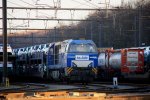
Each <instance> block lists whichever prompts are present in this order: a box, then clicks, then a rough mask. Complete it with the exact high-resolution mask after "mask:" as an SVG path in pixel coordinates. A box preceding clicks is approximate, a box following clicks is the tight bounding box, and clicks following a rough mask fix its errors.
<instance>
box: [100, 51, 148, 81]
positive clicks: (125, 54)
mask: <svg viewBox="0 0 150 100" xmlns="http://www.w3.org/2000/svg"><path fill="white" fill-rule="evenodd" d="M98 59H99V60H98V63H99V64H98V65H99V68H98V69H99V71H98V72H99V75H98V76H99V78H104V79H110V78H112V77H114V76H115V77H119V78H140V77H141V78H144V77H145V78H148V77H147V76H145V73H146V72H145V69H146V68H145V66H144V50H143V49H120V50H106V51H105V52H100V54H99V58H98Z"/></svg>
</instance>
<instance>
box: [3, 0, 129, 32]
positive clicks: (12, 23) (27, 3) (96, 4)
mask: <svg viewBox="0 0 150 100" xmlns="http://www.w3.org/2000/svg"><path fill="white" fill-rule="evenodd" d="M57 1H59V0H7V6H8V7H54V6H56V4H57V3H56V2H57ZM60 1H61V6H60V7H61V8H91V9H92V8H93V9H94V8H99V9H102V8H106V3H107V4H109V7H110V8H113V7H115V6H120V5H121V1H122V0H60ZM123 1H125V2H127V0H123ZM0 6H1V7H2V0H1V1H0ZM91 13H93V11H62V10H61V11H57V18H58V19H59V18H60V19H71V18H72V19H85V18H87V17H88V15H89V14H91ZM0 17H2V10H0ZM7 17H8V18H12V17H13V18H55V11H53V10H45V11H44V10H26V9H25V10H15V9H13V10H10V9H9V10H7ZM71 23H77V22H68V21H61V22H60V21H59V22H58V21H43V20H42V21H35V20H34V21H33V20H32V21H28V20H27V21H25V20H24V21H23V20H20V21H16V20H7V27H8V28H43V29H47V28H54V27H59V26H60V25H62V24H65V25H69V24H71ZM1 27H2V20H0V28H1ZM16 31H17V30H8V33H10V32H16ZM0 33H2V32H1V30H0Z"/></svg>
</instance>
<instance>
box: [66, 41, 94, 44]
mask: <svg viewBox="0 0 150 100" xmlns="http://www.w3.org/2000/svg"><path fill="white" fill-rule="evenodd" d="M64 42H68V43H76V44H81V43H83V44H84V43H92V44H94V42H93V41H92V40H65V41H64Z"/></svg>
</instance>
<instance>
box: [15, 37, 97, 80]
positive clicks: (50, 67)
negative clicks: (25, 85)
mask: <svg viewBox="0 0 150 100" xmlns="http://www.w3.org/2000/svg"><path fill="white" fill-rule="evenodd" d="M30 51H32V52H30ZM30 51H28V53H27V55H28V56H27V58H26V62H27V63H26V65H20V64H17V65H18V68H20V67H22V68H21V69H23V70H24V71H25V73H26V75H28V76H36V77H42V78H50V79H51V78H52V79H55V80H64V81H65V80H67V81H92V80H93V79H94V78H96V76H97V66H98V52H97V48H96V45H95V44H94V42H93V41H91V40H72V39H71V40H65V41H62V42H53V43H47V44H42V46H41V45H39V48H37V49H36V50H30ZM18 56H21V55H18ZM20 60H21V59H19V61H20ZM24 64H25V63H24Z"/></svg>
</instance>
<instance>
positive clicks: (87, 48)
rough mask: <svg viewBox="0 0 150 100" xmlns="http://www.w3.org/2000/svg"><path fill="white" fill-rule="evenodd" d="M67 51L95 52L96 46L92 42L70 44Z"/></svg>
mask: <svg viewBox="0 0 150 100" xmlns="http://www.w3.org/2000/svg"><path fill="white" fill-rule="evenodd" d="M68 52H96V47H95V46H94V45H92V44H71V45H70V46H69V51H68Z"/></svg>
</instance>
